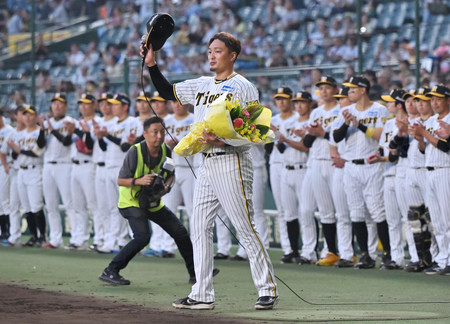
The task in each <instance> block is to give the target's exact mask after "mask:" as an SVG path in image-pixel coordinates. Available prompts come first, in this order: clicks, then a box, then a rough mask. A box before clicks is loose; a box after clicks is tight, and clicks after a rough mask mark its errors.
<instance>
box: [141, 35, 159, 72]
mask: <svg viewBox="0 0 450 324" xmlns="http://www.w3.org/2000/svg"><path fill="white" fill-rule="evenodd" d="M144 42H145V40H144ZM139 55H141V57H143V58H144V63H145V64H147V66H148V67H152V66H154V65H156V61H155V52H154V51H153V47H152V45H151V44H150V48H149V49H148V50H147V49H146V48H145V47H144V45H143V44H142V43H141V47H140V51H139Z"/></svg>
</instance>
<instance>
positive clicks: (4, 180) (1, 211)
mask: <svg viewBox="0 0 450 324" xmlns="http://www.w3.org/2000/svg"><path fill="white" fill-rule="evenodd" d="M13 133H14V128H12V127H11V126H10V125H8V124H4V126H3V127H2V128H1V129H0V152H2V153H3V154H5V156H6V163H7V164H8V165H9V166H10V165H12V158H11V155H10V154H8V153H9V152H8V151H9V149H8V144H7V141H8V140H9V139H10V138H11V135H12V134H13ZM9 191H10V177H9V173H6V170H5V168H4V167H3V165H1V164H0V222H1V223H0V225H1V228H0V232H1V233H0V234H1V236H0V237H1V238H2V239H5V240H6V239H8V237H9V227H10V221H9V214H10V207H9V205H10V201H9V200H10V199H9Z"/></svg>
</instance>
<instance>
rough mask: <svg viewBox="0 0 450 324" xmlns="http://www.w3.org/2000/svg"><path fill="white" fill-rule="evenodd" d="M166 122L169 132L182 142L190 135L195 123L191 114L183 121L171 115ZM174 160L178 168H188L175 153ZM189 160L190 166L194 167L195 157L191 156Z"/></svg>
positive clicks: (173, 154) (183, 160) (173, 153)
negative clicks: (191, 127) (192, 125)
mask: <svg viewBox="0 0 450 324" xmlns="http://www.w3.org/2000/svg"><path fill="white" fill-rule="evenodd" d="M164 122H165V124H166V128H167V130H168V131H169V132H170V133H171V134H172V136H173V137H175V138H176V139H177V140H178V141H181V139H182V138H183V137H185V136H186V135H187V134H188V133H189V130H190V126H191V124H193V123H194V115H193V114H191V113H189V114H188V115H187V116H186V117H185V118H183V119H181V120H178V119H176V118H175V115H169V116H168V117H167V118H166V119H165V120H164ZM172 158H173V160H174V162H175V165H176V166H185V167H187V166H188V164H187V162H186V160H185V159H184V158H183V157H182V156H180V155H178V154H177V153H175V152H173V151H172ZM187 159H188V161H189V164H190V165H191V166H192V165H193V164H194V157H193V156H190V157H188V158H187Z"/></svg>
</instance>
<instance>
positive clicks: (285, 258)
mask: <svg viewBox="0 0 450 324" xmlns="http://www.w3.org/2000/svg"><path fill="white" fill-rule="evenodd" d="M295 258H299V255H298V254H297V253H294V252H291V253H289V254H285V255H284V256H283V257H282V258H281V259H280V263H281V264H285V263H296V262H295V261H296V259H295Z"/></svg>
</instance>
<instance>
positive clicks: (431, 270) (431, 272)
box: [423, 264, 445, 275]
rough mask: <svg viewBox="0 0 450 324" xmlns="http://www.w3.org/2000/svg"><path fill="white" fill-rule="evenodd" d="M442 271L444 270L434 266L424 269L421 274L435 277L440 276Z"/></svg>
mask: <svg viewBox="0 0 450 324" xmlns="http://www.w3.org/2000/svg"><path fill="white" fill-rule="evenodd" d="M443 270H445V269H442V268H441V267H440V266H439V265H438V264H435V265H433V266H431V267H429V268H428V269H425V270H424V271H423V272H425V274H427V275H435V274H440V273H441V272H442V271H443Z"/></svg>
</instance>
